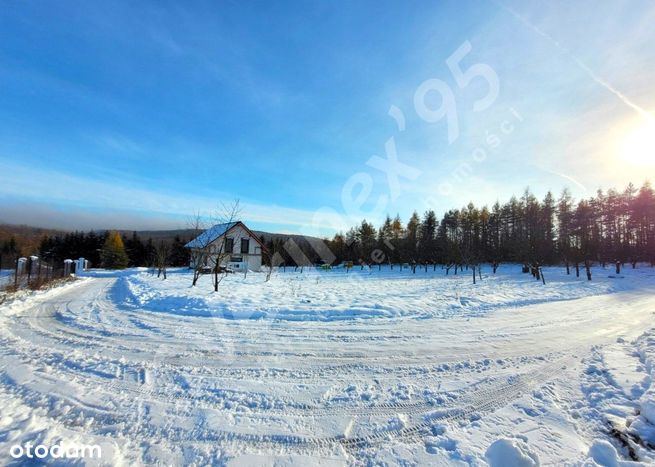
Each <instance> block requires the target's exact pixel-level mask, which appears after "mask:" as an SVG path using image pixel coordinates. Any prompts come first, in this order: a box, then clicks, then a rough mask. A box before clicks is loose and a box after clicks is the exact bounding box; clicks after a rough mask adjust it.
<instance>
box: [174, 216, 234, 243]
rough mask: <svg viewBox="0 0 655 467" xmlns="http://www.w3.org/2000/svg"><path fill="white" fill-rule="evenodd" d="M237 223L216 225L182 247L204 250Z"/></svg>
mask: <svg viewBox="0 0 655 467" xmlns="http://www.w3.org/2000/svg"><path fill="white" fill-rule="evenodd" d="M238 223H239V222H226V223H225V224H216V225H215V226H213V227H210V228H209V229H207V230H205V231H204V232H203V233H201V234H200V235H198V236H197V237H196V238H194V239H193V240H191V241H190V242H189V243H187V244H186V245H184V247H185V248H204V247H206V246H207V245H209V244H210V243H211V242H213V241H214V240H216V239H217V238H218V237H220V236H221V235H223V234H224V233H225V232H227V231H228V230H230V229H231V228H232V227H234V226H235V225H237V224H238Z"/></svg>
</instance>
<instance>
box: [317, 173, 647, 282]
mask: <svg viewBox="0 0 655 467" xmlns="http://www.w3.org/2000/svg"><path fill="white" fill-rule="evenodd" d="M328 243H329V246H330V249H331V250H332V252H333V253H334V254H335V255H336V257H337V260H336V261H337V262H343V261H353V262H355V263H360V264H372V263H381V262H382V263H391V264H398V263H410V264H413V263H417V264H426V263H430V264H446V265H475V264H479V263H483V262H484V263H491V264H492V265H493V267H494V272H495V269H496V267H497V266H498V264H500V263H502V262H513V263H522V264H525V265H526V266H527V265H541V264H565V265H566V266H567V269H568V268H569V266H575V267H576V271H577V272H578V274H579V266H580V265H584V266H586V267H587V270H588V268H589V266H590V264H591V263H594V262H596V263H601V264H607V263H612V264H615V263H617V262H618V263H620V264H623V263H632V265H633V266H634V265H635V264H636V263H637V262H639V261H647V262H650V263H651V264H653V263H654V262H655V194H654V192H653V188H652V187H651V185H650V183H648V182H646V183H644V185H643V186H642V187H641V188H640V189H639V190H637V189H636V188H635V187H634V186H633V185H632V184H630V185H628V187H627V188H626V189H625V190H623V191H622V192H619V191H616V190H613V189H612V190H609V191H607V192H606V193H603V192H602V191H600V190H599V191H598V192H597V193H596V195H595V196H593V197H591V198H588V199H583V200H580V201H577V202H576V201H575V200H574V199H573V198H572V197H571V195H570V193H569V192H568V190H564V191H563V192H562V194H561V196H560V197H559V198H557V199H556V198H555V197H554V196H553V195H552V194H551V193H550V192H549V193H547V194H546V196H545V197H544V199H543V200H538V199H537V198H536V197H535V196H534V195H533V194H532V193H531V192H530V190H529V189H526V190H525V192H524V193H523V195H522V196H521V197H519V198H517V197H512V198H511V199H510V200H509V201H508V202H506V203H505V204H500V203H498V202H496V203H495V204H494V205H493V206H492V207H491V208H488V207H487V206H484V207H482V208H478V207H476V206H474V205H473V204H472V203H470V204H469V205H468V206H466V207H464V208H462V209H452V210H450V211H448V212H446V213H445V214H444V216H443V217H442V219H441V220H438V218H437V216H436V214H435V212H434V211H431V210H430V211H427V212H425V213H424V214H423V216H422V217H421V216H419V215H418V213H416V212H414V214H412V216H411V217H410V219H409V221H408V222H407V224H403V223H402V222H401V220H400V218H399V216H396V217H395V218H394V219H392V218H390V217H387V219H386V220H385V221H384V223H383V225H382V226H380V227H379V228H376V227H375V226H374V225H372V224H370V223H369V222H367V221H366V220H364V221H362V223H361V224H360V225H358V226H356V227H353V228H351V229H350V230H349V231H348V232H346V233H345V234H343V233H340V234H337V235H335V236H334V238H333V239H332V240H330V241H329V242H328Z"/></svg>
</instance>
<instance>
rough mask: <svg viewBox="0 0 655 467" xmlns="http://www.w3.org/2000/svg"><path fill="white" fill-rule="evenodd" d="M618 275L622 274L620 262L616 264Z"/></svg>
mask: <svg viewBox="0 0 655 467" xmlns="http://www.w3.org/2000/svg"><path fill="white" fill-rule="evenodd" d="M616 273H617V274H621V263H620V262H619V261H617V262H616Z"/></svg>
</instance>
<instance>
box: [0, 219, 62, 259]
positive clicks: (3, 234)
mask: <svg viewBox="0 0 655 467" xmlns="http://www.w3.org/2000/svg"><path fill="white" fill-rule="evenodd" d="M65 233H66V232H64V231H62V230H56V229H43V228H40V227H32V226H29V225H12V224H0V245H2V244H3V243H4V242H5V241H8V240H10V239H11V238H13V239H14V240H16V246H17V247H18V250H19V251H20V252H21V253H22V254H24V255H31V254H33V253H35V252H36V251H37V250H38V249H39V244H40V243H41V239H42V238H43V237H45V236H47V235H62V234H65Z"/></svg>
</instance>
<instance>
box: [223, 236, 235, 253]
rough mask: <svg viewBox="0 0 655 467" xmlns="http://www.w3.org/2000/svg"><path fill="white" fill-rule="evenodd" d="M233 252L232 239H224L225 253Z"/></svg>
mask: <svg viewBox="0 0 655 467" xmlns="http://www.w3.org/2000/svg"><path fill="white" fill-rule="evenodd" d="M233 251H234V239H233V238H226V239H225V253H232V252H233Z"/></svg>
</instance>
